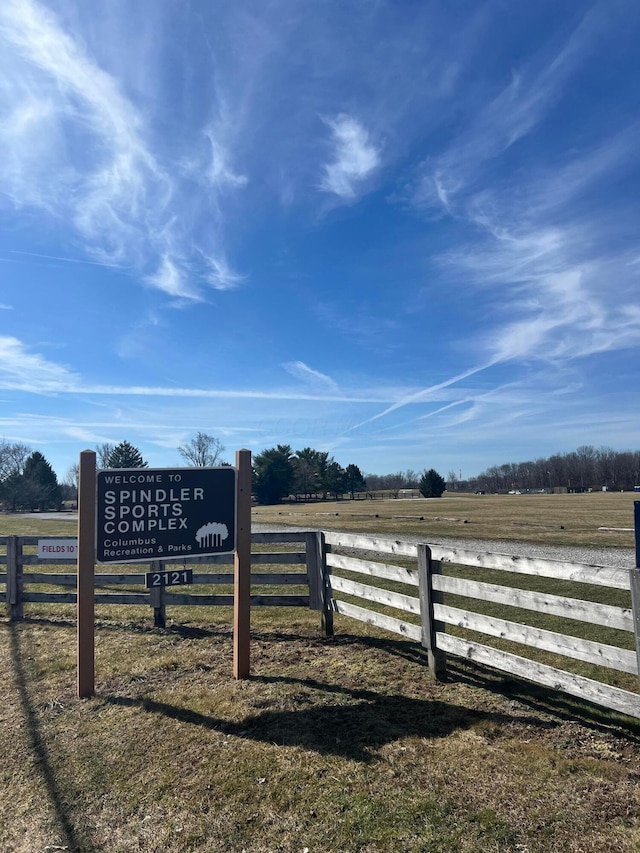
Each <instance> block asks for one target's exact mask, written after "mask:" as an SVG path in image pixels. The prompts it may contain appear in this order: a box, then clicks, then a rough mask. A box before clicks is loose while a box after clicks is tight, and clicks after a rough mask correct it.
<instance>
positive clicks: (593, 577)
mask: <svg viewBox="0 0 640 853" xmlns="http://www.w3.org/2000/svg"><path fill="white" fill-rule="evenodd" d="M53 538H55V537H53ZM37 542H38V537H33V536H31V537H29V536H23V537H17V536H10V537H0V548H1V547H2V546H3V545H4V546H5V553H4V555H3V554H2V553H0V567H2V566H4V567H5V569H6V570H5V572H0V585H2V584H5V591H4V592H2V590H1V589H0V601H4V602H6V604H7V606H8V608H9V612H10V615H11V618H12V619H20V618H22V615H23V605H24V603H26V602H48V603H51V604H55V603H73V602H75V601H76V594H75V591H74V590H73V588H74V587H75V585H76V574H75V572H73V573H65V572H60V571H51V570H50V571H31V570H30V569H31V567H32V566H34V565H39V564H41V563H43V562H45V561H43V560H42V559H41V558H39V557H38V555H37V554H36V553H27V552H26V550H31V551H33V550H34V547H35V545H36V544H37ZM252 542H254V543H261V544H264V543H282V542H284V543H293V544H294V545H295V543H298V544H299V545H300V546H302V545H304V550H302V548H301V549H300V550H297V549H296V550H294V551H284V552H282V551H280V552H269V553H265V552H264V551H257V552H255V553H252V564H255V565H260V564H262V565H269V564H271V565H274V566H277V567H278V568H279V569H282V567H284V566H287V565H292V566H295V565H296V564H300V565H304V566H305V569H304V571H301V572H297V571H295V570H289V571H282V570H280V571H277V572H268V571H267V572H262V573H254V572H252V575H251V580H252V584H254V585H264V584H270V585H277V586H279V587H283V586H287V585H297V586H298V587H300V586H304V587H306V589H305V590H304V594H301V595H300V594H297V595H286V594H276V595H264V594H258V595H252V597H251V604H252V606H254V607H255V606H295V607H309V608H311V609H312V610H316V611H319V612H320V614H321V618H322V626H323V630H324V631H325V633H326V634H327V635H331V634H333V632H334V614H339V615H341V616H345V617H350V618H352V619H356V620H359V621H362V622H366V623H369V624H371V625H373V626H376V627H378V628H381V629H383V630H386V631H391V632H393V633H395V634H399V635H400V636H403V637H405V638H407V639H408V640H411V641H413V642H417V643H421V644H422V645H423V646H424V648H425V649H426V650H427V659H428V665H429V669H430V671H431V673H432V675H433V676H434V677H438V676H439V675H440V674H441V673H442V672H443V671H444V669H445V666H446V657H447V655H454V656H458V657H462V658H465V659H468V660H473V661H477V662H478V663H480V664H484V665H487V666H490V667H493V668H494V669H497V670H500V671H502V672H506V673H509V674H510V675H513V676H515V677H517V678H523V679H526V680H528V681H532V682H534V683H537V684H541V685H544V686H546V687H550V688H552V689H556V690H561V691H564V692H565V693H568V694H570V695H572V696H575V697H578V698H579V699H583V700H587V701H589V702H595V703H597V704H599V705H602V706H604V707H605V708H609V709H611V710H614V711H618V712H620V713H623V714H627V715H629V716H632V717H637V718H640V695H639V694H638V693H637V692H633V690H628V689H622V688H620V687H617V686H615V685H611V684H608V683H605V681H603V680H598V678H595V677H591V672H590V677H587V676H585V675H581V674H576V673H574V672H571V671H568V670H567V669H563V668H562V666H556V665H550V664H548V663H542V662H540V661H537V660H534V659H532V657H524V656H521V655H519V654H514V653H513V651H511V650H509V651H506V650H504V649H501V648H499V646H500V645H501V644H502V645H504V643H505V642H506V643H509V644H518V645H520V646H523V647H525V648H529V649H535V650H538V652H545V653H552V654H553V655H557V656H560V658H561V659H562V658H566V659H573V660H577V661H581V662H583V663H585V664H587V665H588V666H589V667H593V668H605V669H609V670H615V671H618V672H621V673H625V674H627V675H632V676H636V677H637V676H638V674H639V666H638V661H639V659H640V570H639V569H637V568H630V569H614V568H610V567H604V566H592V565H584V564H575V563H568V562H560V561H553V560H538V559H531V558H528V557H516V556H510V555H506V554H488V553H487V554H484V553H477V552H476V551H465V550H457V549H447V548H442V547H439V546H428V545H425V544H421V545H415V544H412V543H409V542H403V541H400V540H390V539H386V538H382V537H371V536H360V535H354V534H347V533H337V532H327V533H316V532H304V531H301V532H296V533H277V534H274V533H254V534H253V535H252ZM25 549H26V550H25ZM363 555H364V556H363ZM389 555H390V556H391V557H394V558H395V559H396V562H395V563H388V562H382V561H381V560H380V556H382V558H383V559H384V558H385V556H389ZM369 556H372V557H376V558H377V559H368V557H369ZM232 559H233V558H232V556H231V555H221V556H219V557H205V558H188V559H187V560H183V559H179V560H173V561H162V565H163V566H164V565H166V564H167V563H168V564H169V565H171V564H175V565H183V564H185V565H186V564H189V565H190V566H197V565H203V564H205V563H206V564H214V565H215V564H225V563H231V562H232ZM46 562H48V563H53V562H54V561H46ZM55 563H56V564H61V565H64V564H72V563H74V560H61V559H59V558H56V560H55ZM157 568H158V567H157V565H156V564H152V565H151V566H150V570H154V569H155V570H157ZM461 569H462V570H463V572H464V573H465V574H467V575H468V574H471V575H474V576H473V577H464V576H460V571H461ZM487 573H490V574H491V576H492V578H493V579H494V580H495V575H496V574H498V575H499V576H500V575H501V574H503V575H504V577H505V579H506V583H505V584H502V583H494V582H488V581H487V580H486V579H485V575H486V574H487ZM363 576H364V577H363ZM525 576H529V577H535V578H536V579H538V580H539V581H540V580H541V579H543V580H544V581H545V583H544V584H542V585H544V586H546V587H548V589H546V590H545V591H541V590H535V589H524V588H522V586H524V585H525V584H524V583H523V578H524V577H525ZM364 578H366V581H367V582H364ZM376 580H377V581H378V583H377V584H375V583H372V582H371V581H376ZM95 582H96V586H97V587H98V588H99V587H101V586H102V587H104V588H106V590H105V591H101V592H96V594H95V603H96V604H118V605H128V604H137V605H140V604H146V605H148V606H150V607H152V608H153V613H154V622H155V624H156V625H158V626H163V625H164V621H165V608H166V607H167V606H172V605H182V606H184V605H213V606H216V605H222V606H229V605H232V604H233V595H232V594H224V595H214V594H206V595H205V594H193V593H188V592H175V591H173V590H171V591H169V589H170V588H169V589H163V588H155V589H152V590H144V591H135V592H131V591H127V592H114V591H113V590H112V589H111V587H113V586H117V585H127V586H129V587H131V586H134V587H135V585H141V584H144V574H138V573H98V574H96V577H95ZM193 582H194V584H197V585H202V584H207V585H209V584H211V585H216V584H224V585H228V586H231V585H232V583H233V575H232V574H228V573H217V572H211V571H210V570H207V571H197V570H196V571H194V574H193ZM509 583H510V584H511V585H509ZM43 584H46V585H48V586H51V585H59V586H61V587H63V588H65V591H63V592H50V591H45V592H43V591H39V590H37V589H36V590H34V586H35V587H37V586H40V588H41V587H42V585H43ZM518 584H519V585H518ZM567 584H569V585H572V586H573V587H575V588H576V590H578V593H576V595H575V596H569V595H566V594H564V591H565V588H566V585H567ZM580 585H584V595H583V596H582V597H581V596H580V595H579V590H580ZM554 587H557V590H555V591H554V589H553V588H554ZM174 589H175V588H174ZM558 590H559V591H558ZM598 590H601V591H602V592H603V593H604V594H603V595H602V596H601V597H603V598H607V597H609V598H611V597H612V596H613V597H614V598H616V599H617V600H616V601H615V603H610V602H607V601H598V600H594V599H597V596H596V595H594V591H596V592H597V591H598ZM483 610H484V612H483ZM514 610H517V614H516V616H517V618H514V619H511V618H509V614H510V611H511V612H512V611H514ZM527 612H529V613H533V614H535V615H536V616H535V617H534V618H533V619H532V620H531V621H533V622H535V621H536V617H537V621H539V620H540V617H541V616H542V617H543V618H546V617H556V619H557V621H559V623H560V625H559V627H561V628H562V630H551V629H549V628H548V627H540V626H536V625H535V624H528V622H527V619H526V615H523V614H526V613H527ZM447 626H450V630H449V631H447ZM580 626H583V628H582V630H581V627H580ZM584 626H588V628H585V627H584ZM593 626H597V629H596V634H600V635H601V636H599V637H597V638H595V639H594V637H593V633H594V628H593ZM567 632H568V633H567ZM581 634H582V636H581ZM589 634H591V635H592V636H588V635H589ZM478 636H479V637H480V639H482V638H483V637H489V638H493V640H494V643H493V644H491V642H481V641H480V639H478ZM603 637H604V638H605V639H609V638H610V637H614V639H615V640H616V642H612V641H609V642H605V639H603ZM554 661H555V658H554ZM595 672H596V673H597V669H595ZM627 682H628V679H627ZM628 684H629V682H628ZM625 686H628V685H625ZM631 686H633V684H631Z"/></svg>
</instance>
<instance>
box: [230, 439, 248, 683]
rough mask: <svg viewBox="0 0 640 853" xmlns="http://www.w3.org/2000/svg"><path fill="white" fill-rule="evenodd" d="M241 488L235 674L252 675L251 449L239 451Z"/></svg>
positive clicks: (234, 651) (239, 494) (238, 528)
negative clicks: (250, 650)
mask: <svg viewBox="0 0 640 853" xmlns="http://www.w3.org/2000/svg"><path fill="white" fill-rule="evenodd" d="M236 468H237V469H238V492H237V504H236V524H237V528H236V530H237V540H236V552H235V558H234V577H233V580H234V594H233V675H234V678H236V679H243V678H249V672H250V668H251V665H250V654H249V647H250V641H251V451H250V450H237V451H236Z"/></svg>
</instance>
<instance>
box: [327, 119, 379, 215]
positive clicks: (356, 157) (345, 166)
mask: <svg viewBox="0 0 640 853" xmlns="http://www.w3.org/2000/svg"><path fill="white" fill-rule="evenodd" d="M326 124H327V125H328V126H329V127H330V128H331V130H332V132H333V144H334V152H333V160H332V161H331V162H330V163H328V164H327V165H326V166H325V167H324V177H323V179H322V181H321V182H320V188H321V189H323V190H324V191H325V192H328V193H333V194H335V195H337V196H340V198H341V199H343V200H344V201H351V200H352V199H354V198H355V197H356V194H357V190H358V188H359V187H360V185H361V184H362V182H363V181H364V180H365V179H366V178H368V177H369V176H370V175H371V173H372V172H373V171H374V170H375V169H376V168H377V167H378V166H379V165H380V154H379V150H378V149H377V148H376V147H375V145H373V143H372V142H370V140H369V134H368V133H367V131H366V130H365V128H364V127H363V126H362V125H361V124H360V122H358V121H357V120H356V119H355V118H353V117H352V116H349V115H344V114H343V115H339V116H337V118H335V119H327V120H326Z"/></svg>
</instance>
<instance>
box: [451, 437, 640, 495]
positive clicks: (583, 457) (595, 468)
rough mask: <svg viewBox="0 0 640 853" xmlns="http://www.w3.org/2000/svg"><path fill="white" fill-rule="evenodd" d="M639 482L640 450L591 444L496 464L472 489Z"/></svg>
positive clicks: (617, 487)
mask: <svg viewBox="0 0 640 853" xmlns="http://www.w3.org/2000/svg"><path fill="white" fill-rule="evenodd" d="M451 485H452V484H451V483H449V486H450V487H451ZM637 485H640V451H638V450H623V451H617V450H613V449H612V448H610V447H600V448H595V447H593V446H592V445H590V444H584V445H581V446H580V447H578V448H577V449H576V450H574V451H571V452H570V453H555V454H553V455H552V456H548V457H543V458H540V459H535V460H533V461H529V462H509V463H505V464H504V465H493V466H492V467H490V468H487V469H486V471H483V472H482V473H481V474H479V475H478V476H477V477H474V478H473V479H472V480H470V481H469V486H470V487H471V488H476V489H483V490H486V491H490V492H498V491H510V490H512V489H517V490H520V491H526V490H531V489H554V488H566V489H567V490H568V491H585V490H588V489H595V490H598V491H599V490H600V489H602V488H603V487H606V488H607V489H611V490H612V491H620V490H621V489H622V490H625V491H630V490H632V489H633V488H634V486H637Z"/></svg>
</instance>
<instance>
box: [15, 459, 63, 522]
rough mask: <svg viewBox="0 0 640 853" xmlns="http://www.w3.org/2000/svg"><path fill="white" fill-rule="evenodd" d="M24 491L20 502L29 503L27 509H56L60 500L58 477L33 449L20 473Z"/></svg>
mask: <svg viewBox="0 0 640 853" xmlns="http://www.w3.org/2000/svg"><path fill="white" fill-rule="evenodd" d="M22 477H23V480H24V484H23V485H24V493H23V496H22V502H23V503H24V502H25V501H26V503H27V504H31V506H29V507H25V508H28V509H39V510H41V511H42V510H45V509H52V508H55V509H58V507H59V506H60V501H61V494H60V486H59V485H58V478H57V477H56V473H55V471H54V470H53V468H52V467H51V465H50V464H49V463H48V462H47V460H46V459H45V458H44V456H43V455H42V453H40V452H39V451H37V450H36V451H34V452H33V453H32V454H31V456H29V457H28V459H27V460H26V462H25V463H24V471H23V474H22Z"/></svg>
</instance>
